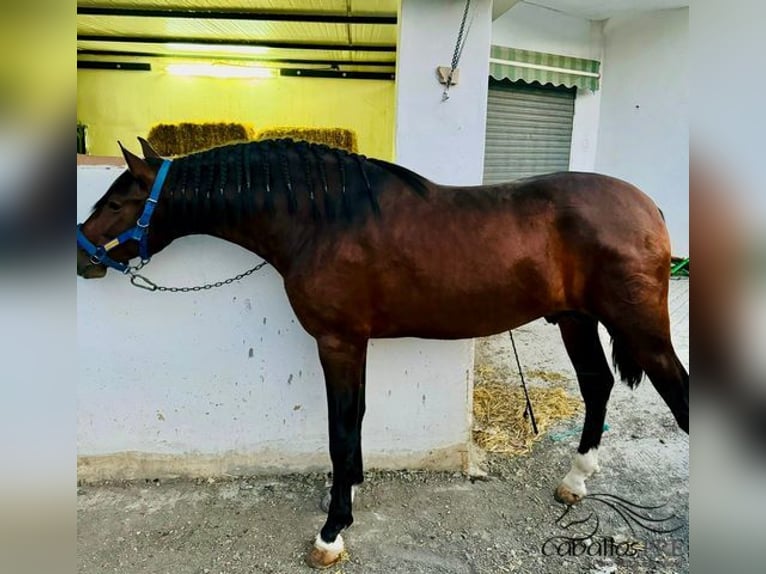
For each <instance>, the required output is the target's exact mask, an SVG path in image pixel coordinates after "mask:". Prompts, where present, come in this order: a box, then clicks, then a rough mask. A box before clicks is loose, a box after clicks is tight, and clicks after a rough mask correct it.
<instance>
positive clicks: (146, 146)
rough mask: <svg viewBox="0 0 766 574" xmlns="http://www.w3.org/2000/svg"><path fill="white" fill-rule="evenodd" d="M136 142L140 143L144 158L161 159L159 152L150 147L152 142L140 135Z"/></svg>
mask: <svg viewBox="0 0 766 574" xmlns="http://www.w3.org/2000/svg"><path fill="white" fill-rule="evenodd" d="M138 143H140V144H141V150H142V151H143V152H144V158H146V159H149V158H154V159H162V156H161V155H160V154H159V152H158V151H157V150H156V149H154V148H153V147H152V144H150V143H149V142H148V141H147V140H145V139H144V138H142V137H141V136H139V137H138Z"/></svg>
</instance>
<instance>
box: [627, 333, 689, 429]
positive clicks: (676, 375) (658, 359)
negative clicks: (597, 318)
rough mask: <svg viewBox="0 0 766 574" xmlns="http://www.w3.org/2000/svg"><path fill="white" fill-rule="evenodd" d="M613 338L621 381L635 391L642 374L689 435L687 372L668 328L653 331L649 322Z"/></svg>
mask: <svg viewBox="0 0 766 574" xmlns="http://www.w3.org/2000/svg"><path fill="white" fill-rule="evenodd" d="M634 325H635V326H634V328H633V329H630V330H625V331H624V332H623V333H621V334H617V333H615V334H614V335H613V341H612V345H613V357H614V362H615V366H616V367H617V368H618V370H619V371H620V373H621V374H622V378H623V380H625V382H626V383H628V384H629V385H630V386H631V387H635V386H636V385H637V384H638V381H639V380H640V379H641V374H642V372H645V373H646V375H647V376H648V377H649V380H650V381H651V382H652V385H653V386H654V388H655V389H656V390H657V392H658V393H659V395H660V396H661V397H662V399H663V400H664V401H665V404H667V405H668V408H670V412H671V413H673V416H674V417H675V419H676V422H677V423H678V426H679V427H680V428H681V430H683V431H684V432H685V433H687V434H688V433H689V372H688V371H687V370H686V368H685V367H684V366H683V364H682V363H681V360H680V359H679V358H678V356H677V355H676V352H675V350H674V349H673V344H672V342H671V339H670V329H669V328H660V329H657V328H654V327H653V326H652V322H650V321H646V322H640V323H635V324H634Z"/></svg>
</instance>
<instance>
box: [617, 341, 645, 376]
mask: <svg viewBox="0 0 766 574" xmlns="http://www.w3.org/2000/svg"><path fill="white" fill-rule="evenodd" d="M612 364H613V365H614V368H615V369H616V370H617V371H618V372H619V373H620V378H621V379H622V381H623V382H624V383H625V384H626V385H628V386H629V387H630V388H631V389H635V388H636V387H637V386H638V383H640V382H641V379H642V378H643V376H644V370H643V369H642V368H641V366H640V365H639V364H638V363H637V362H636V360H635V359H634V358H633V355H632V354H631V353H630V349H628V347H627V345H626V344H625V341H624V340H623V339H622V338H621V337H619V336H618V337H615V336H614V335H613V336H612Z"/></svg>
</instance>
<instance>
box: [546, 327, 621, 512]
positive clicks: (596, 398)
mask: <svg viewBox="0 0 766 574" xmlns="http://www.w3.org/2000/svg"><path fill="white" fill-rule="evenodd" d="M559 329H560V330H561V337H562V338H563V340H564V346H565V347H566V350H567V354H568V355H569V358H570V359H571V361H572V364H573V365H574V368H575V371H576V373H577V381H578V383H579V385H580V393H581V394H582V397H583V400H584V401H585V422H584V424H583V430H582V436H581V437H580V444H579V446H578V447H577V453H576V454H575V456H574V460H573V461H572V467H571V469H570V470H569V472H568V473H567V474H566V476H564V478H563V479H562V481H561V483H560V484H559V485H558V487H557V488H556V491H555V498H556V500H558V501H560V502H564V503H565V504H570V505H571V504H575V503H577V502H579V501H580V500H582V498H583V497H585V495H586V494H587V489H586V486H585V481H586V480H587V479H588V478H589V477H590V476H591V475H592V474H593V473H594V472H597V471H598V470H599V465H598V447H599V445H600V443H601V435H602V433H603V429H604V419H605V418H606V405H607V402H608V401H609V395H610V394H611V391H612V387H613V386H614V375H613V374H612V370H611V369H610V368H609V364H608V363H607V360H606V357H605V355H604V349H603V347H602V346H601V341H600V340H599V337H598V322H597V321H596V319H594V318H592V317H588V316H586V315H567V316H566V317H562V318H561V319H560V320H559Z"/></svg>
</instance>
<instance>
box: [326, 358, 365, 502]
mask: <svg viewBox="0 0 766 574" xmlns="http://www.w3.org/2000/svg"><path fill="white" fill-rule="evenodd" d="M366 365H367V350H366V349H365V352H364V357H363V359H362V385H361V387H360V389H359V419H358V420H357V426H358V427H359V428H358V432H359V442H358V443H357V445H356V451H354V468H353V470H352V476H351V481H352V482H351V504H352V506H353V504H354V500H355V499H356V494H357V487H358V485H360V484H362V482H364V462H363V460H362V420H363V419H364V413H365V410H366V409H367V407H366V401H365V396H364V395H365V389H366V388H367V376H366V373H367V369H366ZM331 500H332V493H331V491H330V490H328V491H327V493H326V494H325V495H324V496H323V497H322V500H321V502H320V503H319V508H321V509H322V510H323V511H324V512H329V511H330V501H331Z"/></svg>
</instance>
